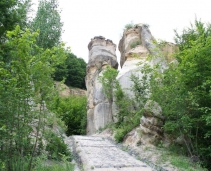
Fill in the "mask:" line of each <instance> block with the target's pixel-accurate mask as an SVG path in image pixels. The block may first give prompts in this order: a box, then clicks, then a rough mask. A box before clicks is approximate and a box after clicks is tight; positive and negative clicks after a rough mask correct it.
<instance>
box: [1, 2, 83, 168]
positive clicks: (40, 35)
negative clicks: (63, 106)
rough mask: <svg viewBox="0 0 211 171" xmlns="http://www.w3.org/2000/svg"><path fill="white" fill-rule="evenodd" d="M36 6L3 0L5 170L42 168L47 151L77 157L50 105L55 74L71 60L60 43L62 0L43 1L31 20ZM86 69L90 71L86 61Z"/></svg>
mask: <svg viewBox="0 0 211 171" xmlns="http://www.w3.org/2000/svg"><path fill="white" fill-rule="evenodd" d="M30 6H31V1H30V0H9V1H1V2H0V14H1V18H0V25H1V27H0V92H1V93H0V109H1V110H0V149H1V153H0V170H2V171H13V170H15V171H23V170H28V171H31V170H33V169H34V168H35V167H36V166H39V164H40V167H39V168H40V170H41V169H42V167H41V165H42V164H41V162H42V161H40V162H38V160H39V158H40V157H41V156H42V155H46V159H47V158H49V159H56V160H61V159H62V158H64V156H65V155H66V156H68V158H69V159H70V158H71V155H70V152H69V150H68V149H67V145H66V144H65V143H64V140H63V138H62V135H61V134H62V132H61V130H60V129H61V127H63V128H64V127H65V126H64V123H63V122H62V121H61V119H60V118H58V117H56V116H55V114H53V113H52V112H51V111H49V110H48V109H46V104H47V106H48V105H50V104H51V103H53V102H54V101H53V102H52V101H51V100H52V99H54V93H53V92H54V91H55V89H54V80H53V78H52V76H53V75H54V72H55V70H57V67H58V66H60V65H63V64H64V63H65V61H66V60H67V51H68V52H69V49H65V48H64V44H63V43H61V41H60V37H61V33H62V23H61V21H60V13H59V10H58V2H57V1H56V0H51V1H50V0H41V1H40V2H39V7H38V11H37V14H36V17H35V18H34V19H33V20H32V21H31V22H30V21H29V19H28V18H27V16H29V15H28V12H29V11H30ZM80 60H81V59H79V61H80ZM81 63H83V62H81ZM71 64H73V63H71ZM82 65H83V66H82ZM81 67H84V70H85V64H84V63H83V64H81ZM70 74H73V72H72V73H70ZM74 75H75V76H76V75H77V73H76V74H75V73H74ZM79 77H80V76H79ZM71 79H73V78H69V81H70V82H71ZM79 85H80V86H81V87H82V83H81V82H80V83H78V85H76V86H79ZM84 103H85V102H84ZM84 103H83V104H84ZM84 106H85V105H84ZM73 108H74V107H73ZM75 108H76V107H75ZM69 109H70V108H69ZM70 110H71V109H70ZM76 118H77V117H76ZM70 167H71V166H70ZM46 168H47V167H46ZM49 168H50V166H49ZM36 170H39V169H38V167H36ZM44 170H45V169H44Z"/></svg>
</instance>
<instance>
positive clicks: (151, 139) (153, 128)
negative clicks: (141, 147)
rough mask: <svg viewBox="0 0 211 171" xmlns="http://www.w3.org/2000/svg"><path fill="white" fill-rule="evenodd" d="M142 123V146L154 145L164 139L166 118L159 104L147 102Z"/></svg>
mask: <svg viewBox="0 0 211 171" xmlns="http://www.w3.org/2000/svg"><path fill="white" fill-rule="evenodd" d="M140 123H141V124H140V130H141V132H142V134H141V142H142V144H149V143H150V144H154V143H156V142H158V141H159V140H161V139H162V138H163V129H162V126H163V124H164V117H163V115H162V109H161V107H160V106H159V104H158V103H156V102H154V101H151V100H148V101H147V103H146V104H145V106H144V114H143V116H142V117H141V120H140Z"/></svg>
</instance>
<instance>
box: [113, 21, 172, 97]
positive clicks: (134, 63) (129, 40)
mask: <svg viewBox="0 0 211 171" xmlns="http://www.w3.org/2000/svg"><path fill="white" fill-rule="evenodd" d="M154 42H155V39H154V38H153V36H152V34H151V32H150V30H149V29H148V27H147V26H146V25H144V24H138V25H136V26H135V27H133V28H130V29H128V30H125V31H124V33H123V37H122V39H121V40H120V42H119V51H120V53H121V59H120V64H121V67H122V69H121V70H120V72H119V74H118V76H117V79H118V80H119V82H120V85H121V86H122V88H123V89H125V91H126V93H127V94H129V95H130V96H131V95H132V92H131V91H130V88H131V87H132V85H133V83H132V81H131V80H130V76H131V75H132V74H134V75H136V76H138V77H142V74H141V72H140V69H141V68H142V67H143V65H144V64H146V63H148V64H149V65H151V66H152V65H156V64H160V65H161V69H165V68H166V67H167V63H166V60H165V59H163V57H161V54H163V53H162V52H163V51H165V50H166V49H167V50H169V52H168V54H169V53H170V50H171V49H170V48H168V47H166V49H165V48H163V49H161V48H159V47H158V46H156V45H155V43H154ZM148 55H152V56H153V58H152V60H150V61H146V58H147V57H148Z"/></svg>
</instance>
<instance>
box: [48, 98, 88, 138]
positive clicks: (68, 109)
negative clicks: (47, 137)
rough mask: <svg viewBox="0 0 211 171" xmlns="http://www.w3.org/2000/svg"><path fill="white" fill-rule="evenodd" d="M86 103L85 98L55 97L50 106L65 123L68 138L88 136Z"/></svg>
mask: <svg viewBox="0 0 211 171" xmlns="http://www.w3.org/2000/svg"><path fill="white" fill-rule="evenodd" d="M86 103H87V98H86V97H85V96H78V97H76V96H70V97H59V96H55V97H54V100H53V103H51V106H49V108H50V109H51V110H52V111H53V112H55V113H56V114H57V116H58V117H59V118H61V119H62V120H63V121H64V123H65V125H66V126H67V130H66V134H67V135H68V136H70V135H85V134H86V123H87V120H86V118H87V117H86Z"/></svg>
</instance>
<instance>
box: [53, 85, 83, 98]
mask: <svg viewBox="0 0 211 171" xmlns="http://www.w3.org/2000/svg"><path fill="white" fill-rule="evenodd" d="M54 85H55V87H56V89H57V90H58V91H59V96H61V97H69V96H86V90H82V89H79V88H69V87H68V86H67V85H65V84H63V83H61V82H58V81H55V82H54Z"/></svg>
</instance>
